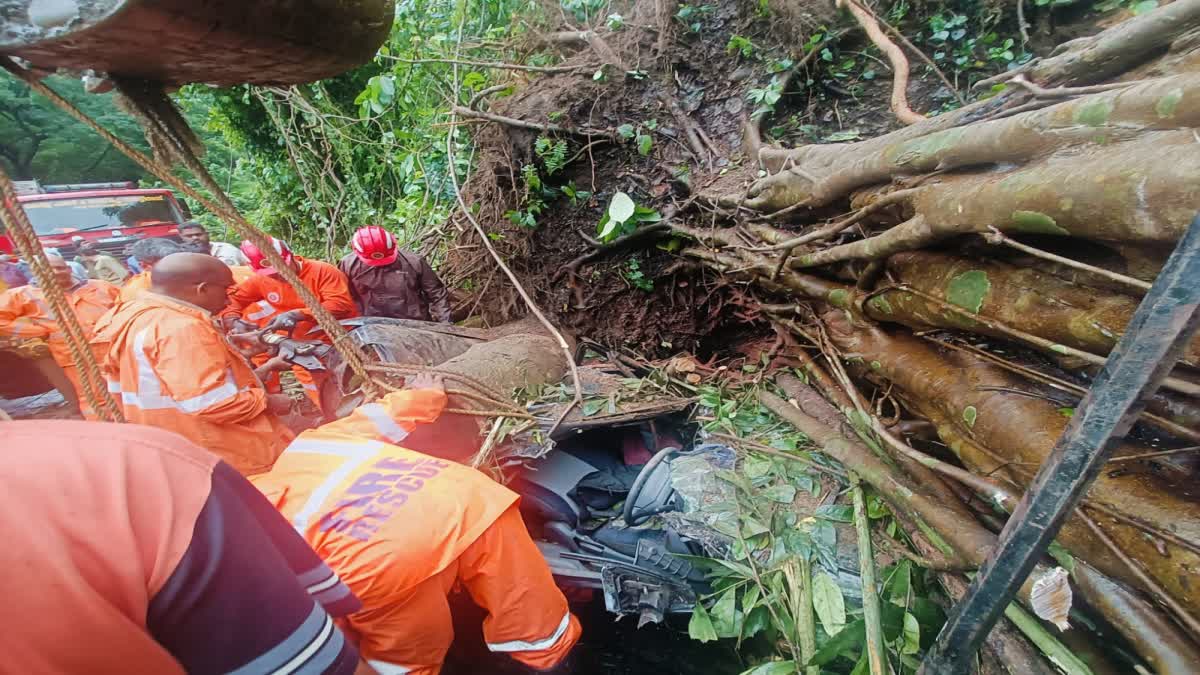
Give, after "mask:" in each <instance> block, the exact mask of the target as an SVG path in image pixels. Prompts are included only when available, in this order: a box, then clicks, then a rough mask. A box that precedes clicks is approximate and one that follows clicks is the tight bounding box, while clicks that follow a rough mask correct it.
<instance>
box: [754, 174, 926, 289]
mask: <svg viewBox="0 0 1200 675" xmlns="http://www.w3.org/2000/svg"><path fill="white" fill-rule="evenodd" d="M920 190H921V188H908V189H906V190H896V191H895V192H891V193H888V194H886V195H884V196H882V197H880V198H879V199H876V200H875V201H874V202H872V203H870V204H867V205H866V206H864V207H862V208H861V209H859V210H858V211H856V212H855V213H853V214H852V215H850V216H849V217H848V218H844V219H842V220H840V221H838V222H836V223H834V224H832V225H829V226H827V227H823V228H821V229H819V230H814V231H813V232H808V233H807V234H802V235H800V236H799V237H796V238H794V239H789V240H787V241H785V242H782V243H779V244H772V245H770V246H761V247H758V248H752V249H748V250H750V251H754V252H756V253H757V252H763V251H779V250H782V251H783V255H781V256H779V263H778V264H777V265H776V266H775V270H774V271H773V272H772V273H771V281H774V280H776V279H777V278H779V274H780V273H781V272H782V271H783V268H784V267H785V266H786V265H787V261H788V258H789V257H790V256H791V255H792V251H794V250H795V249H796V247H798V246H802V245H804V244H807V243H810V242H814V241H820V240H822V239H828V238H829V237H832V236H834V235H835V234H837V233H839V232H841V231H843V230H845V229H846V228H848V227H850V226H851V225H853V224H855V223H857V222H859V221H860V220H862V219H863V218H866V217H867V216H869V215H871V214H872V213H875V212H876V211H878V210H880V209H882V208H883V207H885V206H889V205H891V204H895V203H896V202H898V201H901V200H903V199H907V198H908V197H911V196H912V195H914V194H916V193H917V192H919V191H920Z"/></svg>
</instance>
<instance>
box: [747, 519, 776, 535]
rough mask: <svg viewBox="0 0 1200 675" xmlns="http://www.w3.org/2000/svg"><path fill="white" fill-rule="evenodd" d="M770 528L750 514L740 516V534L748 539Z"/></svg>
mask: <svg viewBox="0 0 1200 675" xmlns="http://www.w3.org/2000/svg"><path fill="white" fill-rule="evenodd" d="M770 531H771V529H770V528H768V527H767V526H766V525H763V524H762V521H760V520H758V519H757V518H754V517H752V516H742V536H743V537H745V538H747V539H749V538H751V537H757V536H758V535H760V534H766V533H768V532H770Z"/></svg>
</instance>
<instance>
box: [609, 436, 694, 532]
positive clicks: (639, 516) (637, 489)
mask: <svg viewBox="0 0 1200 675" xmlns="http://www.w3.org/2000/svg"><path fill="white" fill-rule="evenodd" d="M677 452H680V450H679V448H675V447H667V448H663V449H662V450H659V451H658V452H656V453H655V454H654V456H653V457H651V458H650V461H649V462H646V466H643V467H642V470H641V471H639V472H638V475H637V477H636V478H634V479H633V486H632V487H630V488H629V494H627V495H625V507H624V509H622V511H621V516H622V518H624V520H625V524H626V525H641V524H642V523H644V522H646V521H647V520H649V519H650V517H651V516H653V515H655V514H657V513H662V512H663V511H667V510H669V509H670V508H671V507H672V506H673V505H672V504H670V503H667V504H662V505H659V507H658V508H657V509H638V508H637V506H636V505H637V501H638V497H641V496H642V490H644V489H645V487H646V483H647V481H649V480H650V476H651V474H653V473H654V470H655V469H656V468H657V467H658V465H659V464H662V463H663V462H664V461H666V459H667V458H668V457H670V456H671V455H673V454H675V453H677ZM668 502H669V499H668Z"/></svg>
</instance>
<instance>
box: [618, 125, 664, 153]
mask: <svg viewBox="0 0 1200 675" xmlns="http://www.w3.org/2000/svg"><path fill="white" fill-rule="evenodd" d="M657 128H658V120H653V119H651V120H646V121H645V122H642V123H641V124H639V125H637V126H636V127H635V126H634V125H632V124H622V125H620V126H619V127H617V135H618V136H620V137H621V138H623V139H625V140H627V141H629V140H632V141H633V143H634V147H636V148H637V152H638V154H639V155H641V156H642V157H646V156H647V155H649V154H650V151H651V150H653V149H654V137H653V136H651V135H650V132H651V131H654V130H655V129H657Z"/></svg>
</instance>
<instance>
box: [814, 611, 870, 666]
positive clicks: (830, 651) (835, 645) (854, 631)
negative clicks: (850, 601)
mask: <svg viewBox="0 0 1200 675" xmlns="http://www.w3.org/2000/svg"><path fill="white" fill-rule="evenodd" d="M866 641H867V624H866V623H865V622H864V621H863V620H862V619H858V620H857V621H854V622H853V623H851V624H850V625H848V626H846V627H845V628H844V629H842V630H841V631H839V632H838V634H837V635H835V636H833V637H832V638H831V639H829V640H826V641H825V643H824V644H822V645H821V648H820V649H818V650H817V653H816V654H813V657H812V660H811V661H809V662H808V663H809V665H813V666H823V665H825V664H827V663H831V662H832V661H833V660H834V659H837V658H838V657H839V656H843V655H845V654H848V653H850V652H852V651H858V650H859V649H860V648H861V647H862V645H863V643H865V642H866Z"/></svg>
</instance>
